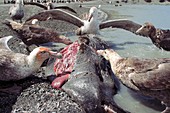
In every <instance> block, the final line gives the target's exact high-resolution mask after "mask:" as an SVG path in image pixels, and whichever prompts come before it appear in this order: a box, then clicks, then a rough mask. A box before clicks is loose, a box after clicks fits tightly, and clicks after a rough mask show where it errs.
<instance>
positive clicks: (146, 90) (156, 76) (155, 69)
mask: <svg viewBox="0 0 170 113" xmlns="http://www.w3.org/2000/svg"><path fill="white" fill-rule="evenodd" d="M97 52H98V53H99V54H100V55H102V56H104V58H105V59H107V60H109V62H110V64H111V68H112V71H113V72H114V73H115V75H116V76H117V78H118V79H119V80H120V81H121V82H122V83H123V84H124V85H125V86H127V87H129V88H131V89H133V90H135V91H138V92H141V93H143V94H144V95H148V96H151V97H154V98H157V99H159V100H160V101H162V102H163V103H164V104H165V105H166V110H164V111H163V113H170V59H169V58H162V59H138V58H122V57H120V56H119V55H118V54H117V53H116V52H115V51H113V50H111V49H106V50H98V51H97Z"/></svg>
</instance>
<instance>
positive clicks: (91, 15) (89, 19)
mask: <svg viewBox="0 0 170 113" xmlns="http://www.w3.org/2000/svg"><path fill="white" fill-rule="evenodd" d="M92 17H93V14H90V15H89V17H88V21H89V22H90V21H91V19H92Z"/></svg>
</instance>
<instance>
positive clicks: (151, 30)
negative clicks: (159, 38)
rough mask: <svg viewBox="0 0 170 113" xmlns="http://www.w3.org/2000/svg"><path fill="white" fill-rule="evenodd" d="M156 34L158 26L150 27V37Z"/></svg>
mask: <svg viewBox="0 0 170 113" xmlns="http://www.w3.org/2000/svg"><path fill="white" fill-rule="evenodd" d="M155 35H156V28H155V27H154V26H153V27H152V28H151V29H150V33H149V37H151V38H153V37H155Z"/></svg>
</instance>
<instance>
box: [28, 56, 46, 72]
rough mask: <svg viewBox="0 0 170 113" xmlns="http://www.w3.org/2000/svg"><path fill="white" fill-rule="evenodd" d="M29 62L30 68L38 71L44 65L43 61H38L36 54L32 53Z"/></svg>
mask: <svg viewBox="0 0 170 113" xmlns="http://www.w3.org/2000/svg"><path fill="white" fill-rule="evenodd" d="M27 61H28V65H29V67H32V68H34V69H35V70H36V69H39V68H40V66H41V65H42V63H43V61H41V60H38V59H37V56H36V55H35V54H32V53H30V55H29V56H27Z"/></svg>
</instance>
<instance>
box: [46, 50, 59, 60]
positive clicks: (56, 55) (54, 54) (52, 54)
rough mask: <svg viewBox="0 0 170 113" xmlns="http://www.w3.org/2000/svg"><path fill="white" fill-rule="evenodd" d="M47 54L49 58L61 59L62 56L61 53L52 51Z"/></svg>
mask: <svg viewBox="0 0 170 113" xmlns="http://www.w3.org/2000/svg"><path fill="white" fill-rule="evenodd" d="M49 53H50V55H51V56H54V57H57V58H59V59H61V58H62V54H61V53H58V52H54V51H49Z"/></svg>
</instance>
